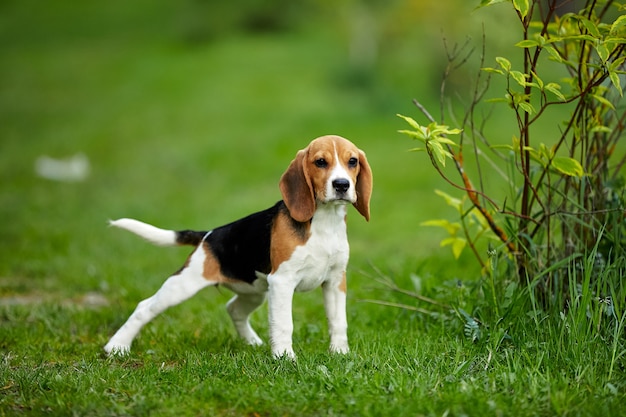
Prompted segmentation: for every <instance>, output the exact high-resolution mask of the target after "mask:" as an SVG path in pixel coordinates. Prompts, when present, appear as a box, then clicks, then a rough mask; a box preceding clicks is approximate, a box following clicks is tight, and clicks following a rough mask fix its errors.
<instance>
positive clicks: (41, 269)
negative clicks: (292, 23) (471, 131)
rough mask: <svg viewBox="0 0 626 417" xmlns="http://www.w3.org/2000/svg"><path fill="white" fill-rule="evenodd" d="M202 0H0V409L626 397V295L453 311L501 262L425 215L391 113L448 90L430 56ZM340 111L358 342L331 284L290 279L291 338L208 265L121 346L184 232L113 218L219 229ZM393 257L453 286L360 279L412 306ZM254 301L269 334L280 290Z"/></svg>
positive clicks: (529, 407) (548, 406)
mask: <svg viewBox="0 0 626 417" xmlns="http://www.w3.org/2000/svg"><path fill="white" fill-rule="evenodd" d="M199 3H200V2H197V4H199ZM194 4H196V3H193V2H182V3H178V4H176V5H175V4H169V3H168V2H161V1H156V2H155V1H143V0H142V1H138V2H136V3H135V5H134V6H132V7H130V6H126V4H125V3H121V2H117V1H114V2H108V3H106V4H88V3H87V4H81V5H76V4H73V3H72V2H69V1H61V2H58V3H57V4H55V5H54V6H52V5H50V6H45V7H40V6H41V5H39V3H36V2H34V1H23V2H22V1H20V2H4V3H3V4H2V5H0V11H1V13H0V35H1V36H0V44H1V45H2V47H1V48H0V60H1V62H2V65H0V80H1V81H0V82H1V84H0V146H1V147H0V149H1V152H0V218H2V219H3V220H2V222H1V223H0V236H2V239H1V240H0V352H1V353H2V358H1V361H0V416H3V415H7V416H11V415H103V416H104V415H106V416H109V415H137V416H142V415H175V416H186V415H215V416H230V415H233V416H238V415H249V416H274V415H279V416H282V415H301V416H332V415H339V416H379V415H412V416H413V415H520V416H522V415H523V416H525V415H528V416H532V415H564V416H565V415H581V416H582V415H620V414H623V415H626V412H624V411H621V410H622V409H623V403H624V400H625V399H626V395H625V392H626V378H625V375H624V372H625V367H626V362H625V358H624V353H625V350H624V336H623V334H622V328H623V323H624V319H623V317H624V308H623V307H624V305H623V302H616V305H615V311H616V315H617V316H616V317H617V318H616V321H617V324H615V323H613V324H614V325H613V327H611V325H610V323H611V322H610V321H609V320H607V321H606V322H603V323H602V326H600V324H598V326H597V327H596V326H595V325H591V324H595V323H596V322H595V321H593V320H592V319H589V320H590V321H589V323H591V324H585V323H584V321H585V317H586V315H585V314H586V312H589V314H590V315H591V316H590V317H592V318H593V317H595V316H594V315H593V314H595V313H596V312H597V311H599V310H598V308H600V307H598V306H597V305H595V304H593V303H592V302H591V297H590V296H589V297H588V298H589V299H587V301H588V303H587V304H585V303H582V302H581V304H580V305H579V306H574V307H573V308H572V312H571V314H570V315H563V316H559V314H558V313H557V314H550V313H549V312H548V313H545V312H541V311H538V310H537V309H536V308H534V307H536V305H534V304H533V303H532V302H527V301H523V300H522V298H524V300H526V299H528V297H527V296H528V294H527V293H524V289H523V288H520V289H517V292H515V293H513V292H510V293H507V294H508V295H509V298H508V299H505V300H503V301H502V305H501V307H502V309H501V311H504V310H506V309H505V308H504V307H505V306H506V307H507V308H508V310H506V311H509V312H511V314H510V315H509V316H506V317H503V318H500V317H495V318H494V317H491V316H490V314H488V313H485V314H484V317H485V318H486V320H488V324H489V325H490V327H488V328H486V329H484V330H483V331H484V333H488V334H489V336H488V337H487V336H485V337H482V338H474V339H473V338H472V337H468V323H467V322H465V321H464V320H463V317H462V316H459V314H460V313H459V312H460V311H472V310H473V309H476V308H477V306H479V305H485V304H484V298H485V296H484V294H485V291H484V288H485V286H486V285H487V284H489V282H486V281H485V280H483V279H481V272H480V270H479V269H478V268H475V267H474V265H473V264H472V263H471V261H470V260H469V259H465V258H461V260H459V261H454V260H453V258H452V256H451V255H450V254H449V253H448V252H447V251H442V250H441V249H440V248H439V240H441V238H442V235H441V234H438V232H433V230H430V229H427V228H424V227H420V223H421V222H423V221H425V220H428V219H430V218H432V217H433V216H443V217H445V216H450V217H451V216H453V215H454V212H453V210H452V209H449V208H447V207H446V206H445V205H443V204H442V202H441V201H440V199H439V198H438V197H436V196H435V195H434V189H436V188H439V187H442V184H441V183H440V181H439V180H438V178H437V177H436V176H435V175H434V174H433V172H432V170H431V169H429V167H428V164H427V161H426V159H425V157H424V155H420V154H415V153H410V152H407V149H408V148H410V147H411V146H412V144H411V143H410V142H408V141H407V140H406V139H404V138H403V137H402V136H400V135H398V134H397V133H396V130H398V129H402V128H404V126H403V124H402V121H401V120H399V119H398V118H397V117H396V116H395V114H396V113H403V114H416V111H415V110H414V109H413V107H412V104H411V99H412V98H413V97H416V96H419V97H420V100H422V101H424V102H426V103H432V104H435V103H436V100H437V98H436V97H435V94H434V93H436V91H437V88H433V83H435V84H436V83H437V82H438V79H437V77H436V76H434V75H433V74H436V71H437V70H438V67H437V65H439V64H440V60H438V59H437V58H432V59H431V61H432V62H428V63H427V64H426V63H425V62H424V59H422V56H423V52H422V53H421V54H418V55H411V56H410V57H409V58H404V56H405V55H406V54H402V59H400V58H399V57H398V56H395V58H396V61H391V62H387V63H381V64H380V65H379V67H378V68H377V72H376V77H374V78H373V79H368V78H367V77H365V79H363V80H361V81H359V82H350V80H351V79H353V78H358V77H359V76H362V74H360V73H359V72H358V71H357V70H355V69H352V68H350V65H349V63H348V62H347V58H346V55H347V51H346V50H347V45H346V43H345V41H342V39H343V38H342V37H341V36H340V35H341V31H337V29H336V27H335V26H333V25H332V24H325V23H326V22H327V21H324V20H321V21H318V22H317V24H312V23H305V24H301V25H298V26H297V27H296V28H289V29H284V30H280V31H278V32H273V31H271V32H262V33H258V32H254V33H251V32H245V31H244V32H242V31H232V32H231V31H225V32H220V33H218V34H213V33H210V34H204V36H206V38H202V37H201V38H200V39H198V32H197V31H192V30H191V29H189V26H190V25H191V23H190V22H197V21H198V16H195V15H194V14H195V13H196V12H198V13H199V11H198V10H196V9H194V7H197V4H196V6H193V5H194ZM200 11H202V9H200ZM317 18H318V19H329V20H328V22H330V21H331V20H330V19H331V17H329V16H328V15H324V14H321V15H320V16H318V17H317ZM214 20H215V18H214V17H213V21H214ZM305 20H306V19H305ZM196 24H197V23H196ZM192 35H193V36H192ZM435 38H436V36H435ZM416 39H417V40H419V39H420V38H419V37H417V38H416ZM429 39H430V38H429ZM403 48H404V49H402V48H400V47H398V48H397V51H396V52H397V53H398V54H400V52H399V51H408V50H410V48H409V46H407V45H404V47H403ZM420 48H421V50H422V51H424V50H425V51H430V52H432V51H433V50H434V48H435V47H433V46H432V45H423V44H422V45H420ZM391 57H392V58H393V57H394V56H393V55H391ZM394 66H398V67H399V69H397V68H396V72H394V71H392V67H394ZM403 71H404V72H409V71H414V74H413V75H412V76H410V77H409V76H407V75H406V74H403V73H402V72H403ZM327 133H335V134H340V135H342V136H345V137H347V138H349V139H351V140H352V141H354V142H355V143H356V144H357V145H358V146H359V147H361V148H362V149H364V150H365V152H366V153H367V155H368V159H369V161H370V163H371V165H372V169H373V172H374V178H375V186H374V195H373V199H372V218H371V221H370V222H369V223H367V222H365V221H364V220H363V219H362V218H360V217H359V216H358V215H357V213H356V211H354V210H351V212H350V215H349V220H348V224H349V233H350V244H351V249H352V254H351V263H350V268H349V272H348V280H349V287H350V291H349V299H348V320H349V325H350V329H349V337H350V343H351V349H352V351H351V352H350V353H349V354H348V355H345V356H333V355H330V354H328V353H327V345H328V340H327V332H326V328H325V317H324V314H323V308H322V300H321V298H322V297H321V292H320V291H314V292H312V293H307V294H297V295H296V301H295V303H294V305H295V311H294V318H295V332H294V345H295V346H294V347H295V350H296V353H297V354H298V360H297V362H290V361H284V360H278V361H277V360H274V359H272V357H271V354H270V352H269V348H268V347H267V345H265V346H263V347H259V348H253V347H249V346H246V345H245V344H244V343H242V342H241V341H239V340H238V339H237V338H236V336H235V333H234V329H233V328H232V326H231V324H230V322H229V319H228V317H227V314H226V311H225V309H224V308H223V305H224V303H225V302H226V301H227V300H228V299H229V298H230V294H229V293H228V291H226V290H219V289H209V290H205V291H204V292H201V293H200V294H198V295H197V296H196V297H195V298H193V299H192V300H190V301H189V302H187V303H184V304H182V305H180V306H177V307H175V308H172V309H171V310H168V311H167V312H165V313H164V314H162V315H161V316H159V317H158V318H157V319H155V320H154V322H152V323H151V324H150V325H148V326H146V328H145V329H143V331H142V332H141V333H140V336H139V337H138V339H137V340H136V342H135V344H134V345H133V352H132V353H131V354H130V355H129V356H127V357H123V358H120V357H115V358H107V357H106V356H105V355H104V354H103V351H102V347H103V346H104V344H105V343H106V341H107V340H108V338H109V337H110V336H111V335H112V334H113V333H114V332H115V330H116V329H117V328H118V327H119V326H120V325H121V324H122V323H123V322H124V321H125V319H126V318H127V317H128V315H129V314H130V313H131V312H132V310H133V309H134V307H135V306H136V304H137V302H139V301H140V300H142V299H143V298H146V297H148V296H150V295H152V294H153V293H154V291H156V289H157V288H158V287H159V286H160V284H161V283H162V282H163V280H164V279H165V278H166V277H167V276H168V275H169V274H170V273H171V272H173V271H175V270H177V269H178V268H179V267H180V265H181V264H182V262H184V259H185V257H186V255H187V253H188V249H184V248H169V249H164V248H156V247H152V246H150V245H148V244H146V243H144V242H143V241H141V240H139V239H137V238H136V237H133V236H130V235H128V234H126V233H123V232H120V231H118V230H113V229H110V228H108V227H107V220H108V219H111V218H117V217H122V216H128V217H135V218H139V219H142V220H145V221H147V222H150V223H154V224H157V225H159V226H163V227H166V228H197V229H207V228H211V227H215V226H219V225H222V224H224V223H226V222H229V221H232V220H234V219H237V218H239V217H241V216H243V215H245V214H248V213H250V212H252V211H256V210H260V209H264V208H267V207H269V206H270V205H271V204H273V203H274V202H275V201H276V200H278V199H279V198H280V194H279V192H278V187H277V182H278V178H279V176H280V175H281V173H282V172H283V170H284V169H285V167H286V166H287V165H288V163H289V162H290V161H291V159H292V158H293V156H294V155H295V152H296V151H297V150H298V149H301V148H303V147H305V146H306V144H307V143H308V142H309V141H310V140H311V139H313V138H314V137H316V136H320V135H323V134H327ZM79 153H81V154H84V155H85V156H86V157H87V158H88V160H89V163H90V172H89V175H88V177H87V178H86V179H84V180H82V181H74V182H64V181H52V180H48V179H45V178H41V177H39V176H38V175H36V174H35V168H34V167H35V164H36V161H37V160H38V158H40V157H41V156H44V155H47V156H50V157H54V158H66V157H70V156H72V155H76V154H79ZM391 279H392V280H394V282H397V283H398V284H399V285H402V286H403V287H405V288H409V289H413V288H414V287H420V288H421V291H422V293H423V294H424V295H427V296H429V297H433V298H436V299H437V300H438V301H439V302H441V303H443V304H446V305H447V306H448V307H446V308H444V309H439V308H437V307H434V306H432V305H427V306H423V305H421V304H420V305H419V306H421V307H426V308H428V309H431V311H432V313H430V314H423V313H417V312H413V311H409V310H406V309H398V308H394V307H388V306H382V305H379V304H374V303H371V302H366V301H364V300H366V299H369V300H371V299H373V300H384V301H385V302H397V303H407V304H412V305H413V304H414V305H416V306H418V304H417V302H416V301H415V300H413V299H411V298H409V297H406V296H403V295H401V294H397V293H393V292H390V291H389V290H388V289H387V287H385V285H383V284H382V283H381V282H380V281H381V280H382V281H384V282H388V280H391ZM502 282H503V284H502V285H505V284H506V283H507V281H506V277H503V278H502ZM511 288H512V287H511ZM513 289H514V288H513ZM525 296H526V297H525ZM520 300H522V301H520ZM583 301H584V300H583ZM576 313H578V315H576ZM459 317H460V318H459ZM607 323H608V324H607ZM253 325H254V326H255V328H256V329H257V330H258V332H259V334H260V335H261V337H262V338H264V339H265V340H267V334H268V329H267V312H266V308H262V309H260V310H259V311H258V312H257V313H256V314H255V316H254V319H253ZM605 327H606V328H605ZM470 330H471V329H470ZM470 336H471V335H470Z"/></svg>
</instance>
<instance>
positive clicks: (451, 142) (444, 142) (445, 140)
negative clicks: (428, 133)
mask: <svg viewBox="0 0 626 417" xmlns="http://www.w3.org/2000/svg"><path fill="white" fill-rule="evenodd" d="M432 140H436V141H437V142H439V143H443V144H446V145H450V146H459V145H457V144H456V143H454V142H453V141H452V140H450V139H448V138H445V137H443V136H439V137H437V138H434V139H432Z"/></svg>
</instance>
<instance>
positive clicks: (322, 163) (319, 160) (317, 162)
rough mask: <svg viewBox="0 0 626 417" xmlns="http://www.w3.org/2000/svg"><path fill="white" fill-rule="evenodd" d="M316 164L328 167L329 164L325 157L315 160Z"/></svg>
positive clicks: (319, 166) (320, 166)
mask: <svg viewBox="0 0 626 417" xmlns="http://www.w3.org/2000/svg"><path fill="white" fill-rule="evenodd" d="M315 166H316V167H318V168H326V167H327V166H328V162H326V160H325V159H324V158H319V159H316V160H315Z"/></svg>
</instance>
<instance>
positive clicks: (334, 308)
mask: <svg viewBox="0 0 626 417" xmlns="http://www.w3.org/2000/svg"><path fill="white" fill-rule="evenodd" d="M322 291H323V292H324V307H325V309H326V317H327V318H328V333H329V334H330V351H331V352H335V353H348V351H349V348H348V320H347V318H346V273H345V272H343V275H342V279H341V280H340V281H338V282H337V281H328V282H325V283H324V284H323V285H322Z"/></svg>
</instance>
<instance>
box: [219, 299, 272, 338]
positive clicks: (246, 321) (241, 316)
mask: <svg viewBox="0 0 626 417" xmlns="http://www.w3.org/2000/svg"><path fill="white" fill-rule="evenodd" d="M264 301H265V293H261V294H237V295H235V296H234V297H233V298H231V299H230V301H229V302H228V303H227V304H226V309H227V310H228V314H230V318H231V319H232V320H233V324H234V325H235V329H237V333H239V336H241V337H242V338H243V339H245V340H246V341H247V342H248V343H249V344H251V345H262V344H263V341H262V340H261V338H260V337H259V336H258V335H257V334H256V332H255V331H254V329H253V328H252V327H251V326H250V314H252V312H253V311H254V310H256V309H257V308H258V307H259V306H260V305H261V304H263V302H264Z"/></svg>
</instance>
